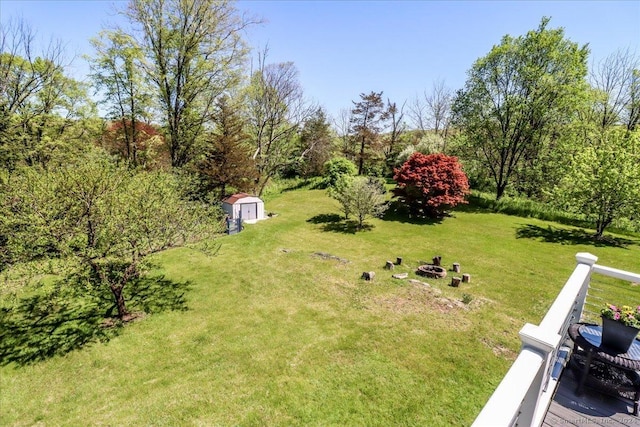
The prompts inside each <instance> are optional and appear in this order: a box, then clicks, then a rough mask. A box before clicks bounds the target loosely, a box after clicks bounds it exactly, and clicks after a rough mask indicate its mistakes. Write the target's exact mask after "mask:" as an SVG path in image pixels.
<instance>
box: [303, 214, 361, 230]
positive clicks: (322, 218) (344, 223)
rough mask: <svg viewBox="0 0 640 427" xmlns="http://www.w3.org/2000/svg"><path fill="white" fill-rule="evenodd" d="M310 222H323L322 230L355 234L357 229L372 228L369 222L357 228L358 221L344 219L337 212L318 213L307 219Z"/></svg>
mask: <svg viewBox="0 0 640 427" xmlns="http://www.w3.org/2000/svg"><path fill="white" fill-rule="evenodd" d="M307 222H310V223H312V224H323V225H322V231H330V232H334V233H345V234H356V233H357V232H358V231H369V230H371V229H373V226H372V225H371V224H363V225H362V227H360V228H358V221H353V220H346V219H344V218H343V217H342V216H341V215H338V214H318V215H316V216H313V217H311V218H309V219H308V220H307Z"/></svg>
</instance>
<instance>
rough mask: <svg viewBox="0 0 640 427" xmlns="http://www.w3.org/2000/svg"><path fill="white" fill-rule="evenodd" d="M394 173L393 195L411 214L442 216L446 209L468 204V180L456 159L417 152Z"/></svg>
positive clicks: (443, 155) (440, 154)
mask: <svg viewBox="0 0 640 427" xmlns="http://www.w3.org/2000/svg"><path fill="white" fill-rule="evenodd" d="M394 172H395V175H394V177H393V179H394V180H395V181H396V183H397V187H396V188H395V189H394V190H393V192H394V194H395V195H396V196H397V197H398V198H399V199H400V201H401V202H403V203H404V204H406V205H407V207H408V208H409V211H410V212H411V214H412V215H416V216H430V217H441V216H443V215H444V214H445V212H446V210H447V209H450V208H453V207H454V206H456V205H458V204H460V203H467V202H466V200H465V196H466V195H467V194H469V181H468V180H467V175H466V174H465V173H464V171H463V170H462V167H461V165H460V163H459V162H458V158H457V157H453V156H447V155H445V154H442V153H436V154H429V155H426V154H422V153H417V152H416V153H413V154H412V155H411V157H409V160H407V161H406V162H405V163H404V164H403V165H402V166H401V167H400V168H399V169H395V171H394Z"/></svg>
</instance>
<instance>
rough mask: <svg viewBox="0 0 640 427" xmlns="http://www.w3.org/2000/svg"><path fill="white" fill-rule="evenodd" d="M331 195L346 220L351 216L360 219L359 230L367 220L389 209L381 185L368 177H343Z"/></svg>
mask: <svg viewBox="0 0 640 427" xmlns="http://www.w3.org/2000/svg"><path fill="white" fill-rule="evenodd" d="M329 194H330V195H331V196H332V197H333V198H334V199H336V200H337V201H338V202H340V205H341V207H342V211H343V212H344V214H345V219H349V215H350V214H354V215H355V216H356V217H357V218H358V230H361V229H362V227H363V225H364V221H365V220H366V219H367V218H369V217H378V216H380V215H382V214H383V213H384V212H385V211H386V209H387V205H386V200H385V197H384V193H383V192H382V190H381V188H380V185H379V183H378V182H376V181H375V180H372V179H370V178H368V177H364V176H358V177H351V176H347V175H343V176H342V177H341V178H340V179H338V182H337V183H336V185H335V186H334V187H332V188H331V189H330V190H329Z"/></svg>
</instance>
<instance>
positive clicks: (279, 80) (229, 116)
mask: <svg viewBox="0 0 640 427" xmlns="http://www.w3.org/2000/svg"><path fill="white" fill-rule="evenodd" d="M120 13H122V14H123V15H124V16H125V17H126V21H127V23H128V26H127V27H125V28H115V29H104V30H102V31H101V32H100V33H99V34H98V35H97V37H96V38H94V39H93V40H92V41H91V42H92V44H93V46H94V48H95V55H93V56H92V57H90V58H87V59H88V61H89V63H90V66H91V73H90V76H89V80H88V82H79V81H77V80H75V79H73V78H71V77H70V76H69V75H68V74H67V67H68V65H69V64H67V63H66V62H65V52H64V48H63V46H62V44H60V43H58V42H55V41H52V42H51V43H50V44H49V45H47V46H45V47H44V48H42V49H38V48H37V47H36V45H35V42H34V40H35V33H34V32H33V31H32V29H31V28H30V27H29V26H28V25H27V24H26V23H25V22H23V21H20V20H14V21H11V23H9V24H8V25H5V26H3V28H2V30H1V31H0V52H1V53H0V196H1V197H2V204H1V205H0V209H2V220H1V222H0V270H6V269H7V268H9V266H11V265H14V264H16V263H19V262H37V261H39V260H46V259H49V258H51V257H54V258H56V257H57V258H60V259H61V258H72V259H74V260H75V264H74V265H75V266H76V268H75V270H74V271H75V273H74V274H73V275H72V276H66V277H67V278H68V277H74V278H75V279H74V280H80V281H82V283H85V284H88V285H87V286H89V287H93V288H100V289H106V290H108V291H109V292H110V293H111V294H112V296H113V301H114V304H115V308H117V312H118V316H119V317H120V318H124V317H125V316H126V315H127V308H126V305H125V304H124V299H123V289H124V285H125V284H126V283H130V282H132V281H135V280H136V278H138V277H140V275H141V274H143V271H145V263H144V260H145V259H146V257H147V256H148V255H150V254H152V253H154V252H156V251H158V250H162V249H164V248H168V247H172V246H176V245H182V244H185V243H187V242H189V241H192V240H195V239H197V238H198V236H200V237H201V236H203V235H205V234H206V233H205V231H204V230H205V229H208V230H212V229H215V226H216V221H217V220H218V219H219V218H218V216H217V215H218V214H216V213H215V212H214V211H212V209H211V208H212V206H215V204H216V202H218V201H219V200H221V198H223V197H225V196H226V195H228V194H231V193H232V192H236V191H250V192H254V193H256V194H258V195H261V194H262V193H263V192H264V190H265V188H267V186H268V184H269V182H270V181H271V180H272V179H274V178H276V177H302V178H311V177H316V176H325V177H327V180H328V181H332V183H331V187H332V195H333V196H334V197H336V198H337V199H338V200H339V201H340V203H341V205H342V208H343V212H344V213H345V216H347V217H348V216H349V214H351V213H354V214H356V216H358V220H359V226H360V227H361V226H362V222H363V220H364V218H365V216H366V214H367V212H366V209H369V212H370V213H373V214H379V213H381V212H382V211H383V209H381V208H380V204H381V200H383V199H381V198H380V195H379V194H378V193H379V192H380V191H381V190H383V186H381V184H380V182H379V181H376V180H374V179H371V178H366V179H350V180H344V179H341V178H340V177H339V176H337V175H340V174H337V175H336V176H333V174H334V172H335V170H337V169H340V168H336V167H335V166H336V165H337V163H336V159H340V160H339V162H338V163H340V162H342V166H341V167H343V166H344V162H347V163H348V164H352V165H353V167H354V172H353V174H355V175H360V176H362V177H387V178H391V177H395V178H396V181H397V182H398V188H397V191H396V195H398V197H399V198H400V199H402V200H404V201H406V202H407V204H408V205H409V208H410V209H409V210H410V212H411V213H412V214H415V215H430V214H436V215H442V207H441V206H440V205H437V204H435V200H436V199H438V198H441V199H442V200H444V202H443V203H444V205H446V204H447V203H449V204H450V205H454V204H455V203H459V202H460V201H461V199H462V198H463V197H464V195H466V194H467V193H468V187H469V186H470V187H471V188H475V189H479V190H484V191H493V192H494V193H495V197H496V199H500V198H502V197H505V196H520V197H527V198H530V199H534V200H537V201H540V202H543V203H548V204H549V205H552V206H555V207H556V208H559V209H562V210H566V211H569V212H573V213H574V214H576V215H578V216H580V217H581V218H584V219H586V220H588V221H592V223H593V224H594V227H595V229H596V236H597V237H599V238H600V237H602V236H603V232H604V230H605V229H606V227H608V226H610V225H611V223H612V222H613V221H614V220H624V221H627V222H628V223H629V224H631V226H630V227H631V228H634V227H635V229H636V230H637V229H639V228H640V226H639V221H640V219H639V215H638V212H639V211H640V168H639V167H638V166H637V165H638V164H639V163H640V133H639V132H640V131H639V130H638V122H639V120H640V66H639V60H638V57H637V56H636V55H635V54H634V53H633V52H630V51H626V50H619V51H616V52H614V53H612V54H611V55H610V56H609V57H607V58H605V59H604V60H603V61H601V62H600V63H598V64H594V65H593V66H592V67H591V69H589V67H588V58H589V49H588V46H586V45H585V46H579V45H578V44H576V43H574V42H572V41H571V40H569V39H567V38H566V36H565V34H564V30H563V29H562V28H551V27H550V25H549V23H550V20H549V19H548V18H543V19H542V20H541V22H540V25H539V26H538V28H536V29H534V30H531V31H529V32H527V33H526V34H524V35H521V36H517V37H513V36H510V35H506V36H504V37H503V38H502V40H501V41H500V43H499V44H497V45H495V46H494V47H493V48H492V49H491V51H490V52H489V53H488V54H487V55H486V56H484V57H482V58H479V59H478V60H477V61H476V62H475V63H473V64H472V65H471V68H470V69H469V72H468V78H467V81H466V82H465V85H464V87H463V88H461V89H459V90H457V91H453V90H451V89H450V88H448V87H447V86H446V84H445V82H444V81H437V82H434V83H433V85H432V87H431V89H429V90H425V91H424V92H423V93H422V94H421V95H419V96H416V97H415V99H413V100H407V101H404V102H403V103H401V104H400V103H396V102H394V101H392V100H390V99H388V98H387V99H385V97H384V95H383V92H382V91H371V92H370V93H361V94H360V95H359V96H358V98H357V99H355V100H353V101H352V102H351V106H350V108H346V109H344V110H342V111H341V112H340V114H339V115H338V117H329V116H328V115H327V113H326V112H325V111H324V110H323V109H322V108H321V107H319V106H318V105H316V104H314V103H313V102H311V101H309V100H308V99H307V97H306V96H305V94H304V90H303V87H302V85H301V83H300V81H299V77H298V71H297V69H296V66H295V64H294V63H292V62H281V63H270V62H269V61H268V57H269V56H268V49H264V50H263V51H261V52H259V53H258V55H257V56H256V55H255V54H253V55H252V53H251V49H250V46H248V45H247V44H246V42H245V41H244V39H243V37H242V36H243V31H244V30H245V29H246V28H247V27H249V26H251V25H255V24H258V23H259V19H256V18H252V17H249V16H247V15H244V14H242V13H241V12H240V11H239V10H238V9H237V8H236V6H235V4H234V3H233V2H231V1H218V0H131V1H129V2H128V4H127V5H126V7H125V8H123V9H122V10H121V11H120ZM95 100H97V101H95ZM99 108H101V110H102V111H104V112H106V116H105V117H103V118H101V117H99V114H98V111H99ZM416 153H418V154H416ZM429 155H434V156H435V157H428V156H429ZM458 159H459V162H460V163H461V165H462V167H463V169H464V172H462V169H461V168H459V166H458V164H457V162H458ZM347 169H349V167H347ZM420 171H425V172H424V173H427V172H426V171H429V172H428V173H430V174H433V176H436V177H437V175H438V173H440V172H442V171H448V172H447V173H448V175H447V178H446V179H444V178H443V179H441V180H440V182H439V183H438V185H432V183H433V179H438V178H428V179H426V180H425V177H424V176H422V175H421V174H422V173H423V172H420ZM467 177H468V180H467ZM427 182H428V183H429V185H427V184H426V183H427ZM438 188H439V189H438ZM444 188H446V189H449V188H451V189H452V190H451V192H448V190H446V191H445V190H443V189H444ZM438 200H440V199H438ZM169 206H170V207H171V208H169ZM358 206H364V207H365V208H363V209H365V212H364V214H363V213H362V212H355V211H354V209H356V210H358V209H360V208H358ZM168 224H171V226H168Z"/></svg>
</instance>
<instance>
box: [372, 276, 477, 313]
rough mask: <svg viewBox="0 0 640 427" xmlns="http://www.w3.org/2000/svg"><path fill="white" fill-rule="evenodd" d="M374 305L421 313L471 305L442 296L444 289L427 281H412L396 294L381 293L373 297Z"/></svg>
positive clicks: (451, 310) (454, 309)
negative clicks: (431, 285)
mask: <svg viewBox="0 0 640 427" xmlns="http://www.w3.org/2000/svg"><path fill="white" fill-rule="evenodd" d="M371 305H372V307H371V308H373V306H375V307H379V308H382V309H384V310H387V311H390V312H392V313H398V314H419V313H426V312H434V311H437V312H440V313H443V314H446V313H450V312H453V311H458V310H463V311H466V310H469V307H468V306H466V305H465V304H463V303H462V301H458V300H455V299H451V298H446V297H443V296H442V291H440V290H439V289H437V288H433V287H430V286H429V285H427V284H425V283H412V286H408V287H406V288H403V289H402V290H399V292H398V293H397V294H394V295H379V296H376V297H373V298H372V304H371Z"/></svg>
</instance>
